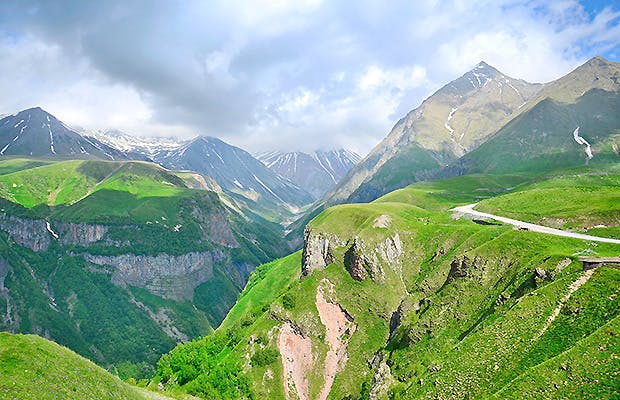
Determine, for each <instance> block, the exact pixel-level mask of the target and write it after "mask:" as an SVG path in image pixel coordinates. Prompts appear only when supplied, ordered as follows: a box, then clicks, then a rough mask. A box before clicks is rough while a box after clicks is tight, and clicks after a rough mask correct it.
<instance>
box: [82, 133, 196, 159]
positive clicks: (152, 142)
mask: <svg viewBox="0 0 620 400" xmlns="http://www.w3.org/2000/svg"><path fill="white" fill-rule="evenodd" d="M84 135H85V136H88V137H94V138H95V139H97V140H98V141H100V142H102V143H105V144H107V145H108V146H110V147H113V148H115V149H118V150H120V151H122V152H124V153H127V154H141V155H143V156H145V157H148V158H154V157H156V155H157V154H159V153H161V152H163V151H169V150H173V149H176V148H179V147H181V146H182V145H183V144H185V143H187V142H188V140H179V139H177V138H172V137H157V138H155V137H142V136H134V135H130V134H128V133H125V132H122V131H119V130H117V129H106V130H98V131H95V132H85V133H84Z"/></svg>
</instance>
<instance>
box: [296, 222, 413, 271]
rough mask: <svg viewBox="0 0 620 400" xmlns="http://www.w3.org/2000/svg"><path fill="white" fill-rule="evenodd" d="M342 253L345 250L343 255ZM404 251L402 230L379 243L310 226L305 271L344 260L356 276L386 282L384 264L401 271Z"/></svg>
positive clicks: (318, 268) (304, 255) (307, 230)
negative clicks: (320, 230) (315, 229)
mask: <svg viewBox="0 0 620 400" xmlns="http://www.w3.org/2000/svg"><path fill="white" fill-rule="evenodd" d="M338 254H342V258H340V256H339V255H338ZM402 254H403V244H402V242H401V240H400V236H399V235H398V233H396V234H395V235H394V236H389V237H387V238H386V239H385V240H383V241H380V242H378V243H366V242H365V241H364V240H362V239H360V238H359V237H354V238H340V237H338V236H337V235H334V234H332V233H327V232H314V231H313V230H312V229H311V228H309V227H308V228H306V230H305V233H304V247H303V254H302V266H301V268H302V274H303V275H304V276H307V275H308V274H310V273H311V272H312V271H314V270H320V269H323V268H325V267H326V266H327V265H329V264H331V263H334V262H338V261H342V263H343V265H344V266H345V268H346V269H347V271H348V272H349V274H350V275H351V277H352V278H353V279H355V280H357V281H363V280H364V279H366V278H367V277H370V279H372V280H374V281H376V282H384V281H385V269H384V267H385V268H390V269H391V270H392V271H394V272H396V273H400V272H401V265H400V264H401V263H400V257H401V255H402Z"/></svg>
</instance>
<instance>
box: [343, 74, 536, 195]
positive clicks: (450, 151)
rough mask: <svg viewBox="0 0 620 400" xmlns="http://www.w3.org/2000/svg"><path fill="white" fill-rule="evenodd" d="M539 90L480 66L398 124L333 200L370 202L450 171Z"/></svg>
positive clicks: (356, 169)
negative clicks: (443, 169) (446, 169)
mask: <svg viewBox="0 0 620 400" xmlns="http://www.w3.org/2000/svg"><path fill="white" fill-rule="evenodd" d="M540 87H541V85H538V84H531V83H528V82H525V81H523V80H517V79H513V78H510V77H508V76H506V75H504V74H502V73H501V72H499V71H498V70H496V69H495V68H493V67H491V66H489V65H488V64H486V63H484V62H481V63H479V64H478V65H477V66H476V67H474V69H472V70H471V71H469V72H467V73H465V74H464V75H463V76H461V77H460V78H458V79H455V80H454V81H452V82H450V83H448V84H447V85H445V86H444V87H442V88H441V89H439V90H438V91H437V92H435V93H434V94H433V95H432V96H430V97H429V98H428V99H426V100H424V102H422V104H421V105H420V106H419V107H418V108H416V109H415V110H413V111H411V112H409V113H408V114H407V115H406V116H405V117H404V118H402V119H401V120H400V121H398V123H397V124H396V125H395V126H394V128H393V129H392V131H391V132H390V134H389V135H388V136H387V137H386V138H385V139H384V140H383V141H382V142H381V143H379V144H378V145H377V146H376V147H375V148H374V149H373V150H372V151H371V152H370V154H369V155H368V156H367V157H366V158H365V159H364V160H363V161H362V162H361V163H360V164H359V165H358V166H357V167H356V168H354V169H353V170H352V171H351V172H350V173H349V174H348V176H347V177H346V178H345V179H344V180H343V181H342V183H341V184H340V185H338V187H337V188H336V189H335V190H334V191H333V193H332V197H333V198H334V200H339V199H347V198H348V199H349V200H350V201H354V202H357V201H369V200H373V199H375V198H376V197H377V194H379V195H381V194H384V193H387V192H389V191H391V190H394V189H397V188H399V187H402V186H405V185H406V184H408V183H411V182H413V181H415V180H419V179H421V178H422V177H423V174H424V173H425V171H428V170H432V169H436V168H439V167H441V166H443V165H446V164H448V163H449V162H451V161H453V160H455V159H457V158H458V157H460V156H462V155H463V154H465V153H467V152H468V151H471V150H472V149H474V148H476V147H477V146H478V145H480V144H481V143H483V142H484V141H485V140H486V138H487V137H488V136H489V135H491V134H493V133H495V132H496V131H497V130H498V129H499V128H500V127H501V126H503V125H504V124H505V123H506V122H508V121H509V120H510V119H511V118H512V116H513V115H514V114H515V113H516V112H518V110H519V107H522V106H523V105H524V104H525V103H526V102H527V100H529V99H530V98H532V97H533V96H534V95H535V94H536V93H537V92H538V91H539V90H540ZM366 193H368V194H366Z"/></svg>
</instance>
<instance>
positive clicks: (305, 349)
mask: <svg viewBox="0 0 620 400" xmlns="http://www.w3.org/2000/svg"><path fill="white" fill-rule="evenodd" d="M278 350H279V351H280V357H281V358H282V366H283V370H284V371H283V372H284V377H283V378H284V379H283V380H284V394H285V395H286V398H287V399H294V398H299V399H300V400H309V399H310V397H309V396H308V378H307V374H308V372H309V371H310V369H311V368H312V342H311V341H310V338H309V337H304V336H302V335H301V334H299V333H297V332H296V331H295V328H293V326H292V325H291V324H290V323H288V322H286V323H285V324H284V325H282V327H281V328H280V333H279V335H278Z"/></svg>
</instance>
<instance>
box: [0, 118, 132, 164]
mask: <svg viewBox="0 0 620 400" xmlns="http://www.w3.org/2000/svg"><path fill="white" fill-rule="evenodd" d="M1 156H33V157H45V158H65V159H66V158H79V159H104V160H114V159H125V158H126V157H125V156H124V155H123V153H122V152H119V151H117V150H115V149H113V148H111V147H110V146H107V145H106V144H104V143H101V142H99V141H98V140H96V139H90V138H86V137H83V136H82V135H80V134H79V133H77V132H75V131H74V130H72V129H71V128H69V127H67V126H66V125H65V124H63V123H62V122H61V121H59V120H58V119H56V117H54V116H53V115H51V114H49V113H48V112H46V111H44V110H42V109H41V108H39V107H35V108H30V109H27V110H24V111H20V112H18V113H17V114H15V115H10V116H8V117H4V118H3V119H1V120H0V157H1Z"/></svg>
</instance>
